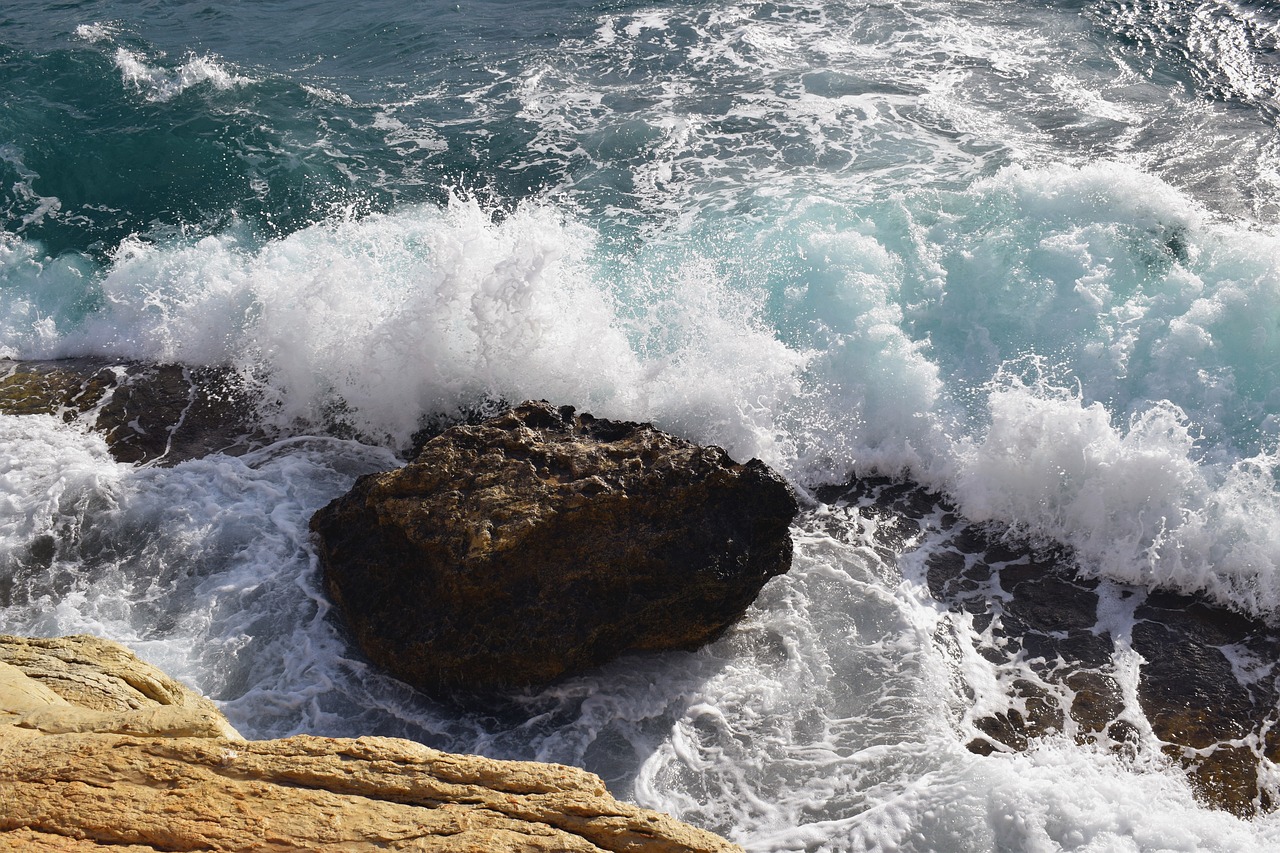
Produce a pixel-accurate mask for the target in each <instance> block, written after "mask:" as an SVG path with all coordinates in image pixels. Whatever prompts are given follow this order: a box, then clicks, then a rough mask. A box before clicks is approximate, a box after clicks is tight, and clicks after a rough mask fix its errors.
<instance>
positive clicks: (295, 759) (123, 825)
mask: <svg viewBox="0 0 1280 853" xmlns="http://www.w3.org/2000/svg"><path fill="white" fill-rule="evenodd" d="M0 661H4V662H0V803H3V808H0V850H15V851H19V850H20V851H29V850H98V849H103V850H105V849H111V850H117V851H118V850H136V851H159V850H242V851H251V850H252V851H256V850H297V851H303V850H332V849H342V850H351V851H357V850H387V849H394V850H406V851H408V850H421V851H436V852H438V851H474V853H480V851H485V853H503V851H512V852H513V853H514V851H548V853H550V851H582V853H599V851H630V853H646V851H654V853H658V852H659V851H660V852H661V853H712V851H715V853H732V851H738V850H739V848H738V847H736V846H734V845H732V844H729V843H728V842H727V841H725V840H723V839H721V838H719V837H718V836H715V835H713V834H712V833H709V832H705V831H703V830H699V829H695V828H693V827H691V826H688V825H686V824H683V823H680V822H679V821H677V820H674V819H672V818H670V817H668V816H666V815H662V814H659V813H657V812H652V811H649V810H647V809H641V808H639V807H636V806H632V805H628V804H626V803H620V802H618V801H617V800H615V799H613V797H611V796H610V795H609V794H608V792H607V791H606V790H605V787H604V784H603V783H602V782H601V781H600V779H599V778H598V777H596V776H594V775H593V774H591V773H587V772H586V771H583V770H578V769H575V768H572V767H563V766H560V765H554V764H540V763H536V762H520V761H495V760H491V759H486V758H479V757H475V756H465V755H451V754H449V753H443V752H437V751H436V750H433V749H428V748H427V747H424V746H420V745H419V744H416V743H412V742H410V741H405V740H399V739H396V738H357V739H345V738H342V739H339V738H320V737H309V736H305V735H303V736H298V737H292V738H285V739H282V740H269V741H245V740H243V739H240V738H239V737H238V736H237V735H236V734H235V733H234V731H233V730H232V729H231V727H230V726H229V725H228V724H227V722H226V720H225V719H224V718H222V716H221V714H219V713H218V712H217V710H216V709H215V708H214V707H213V706H212V704H211V703H209V702H207V700H204V699H202V698H201V697H199V696H197V695H195V694H194V693H191V691H189V690H186V688H183V687H181V685H178V684H177V683H176V682H173V681H172V680H171V679H168V678H167V677H166V676H164V675H163V673H160V672H159V671H158V670H155V669H154V668H153V667H150V666H148V665H147V664H144V663H142V662H140V661H138V660H137V659H136V658H134V657H133V656H132V655H131V654H130V653H129V652H128V651H126V650H124V649H122V648H120V647H119V646H116V645H115V644H112V643H107V642H105V641H102V640H95V639H93V638H88V637H67V638H61V639H59V640H37V641H32V640H24V639H22V638H15V637H0ZM122 705H123V706H126V707H125V709H123V710H122V709H121V706H122ZM106 709H112V710H106Z"/></svg>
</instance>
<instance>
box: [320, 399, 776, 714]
mask: <svg viewBox="0 0 1280 853" xmlns="http://www.w3.org/2000/svg"><path fill="white" fill-rule="evenodd" d="M796 510H797V508H796V503H795V499H794V498H793V496H792V495H791V492H790V490H789V489H788V487H787V486H786V484H785V483H784V482H783V481H782V480H780V479H779V478H778V477H777V476H776V475H775V474H773V473H772V472H771V471H770V470H769V469H768V468H767V467H766V466H765V465H764V464H763V463H761V462H760V461H759V460H754V459H753V460H752V461H750V462H748V463H747V464H745V465H739V464H736V463H734V462H733V460H731V459H730V458H729V457H728V455H727V454H725V452H724V451H723V450H720V449H719V448H716V447H699V446H697V445H694V444H691V443H690V442H687V441H684V440H681V439H678V438H674V437H672V436H670V435H667V434H665V433H662V432H660V431H658V430H656V429H654V428H653V427H652V426H649V425H646V424H634V423H622V422H616V421H608V420H600V419H596V418H593V417H591V416H590V415H586V414H582V415H575V414H574V410H573V409H572V407H563V408H554V407H552V406H550V405H548V404H546V403H525V404H523V405H521V406H519V407H517V408H515V409H514V410H512V411H510V412H507V413H505V414H503V415H500V416H499V417H496V418H493V419H491V420H488V421H485V422H484V423H482V424H479V425H474V426H458V427H454V428H452V429H449V430H447V431H445V432H444V433H442V434H441V435H439V436H437V437H436V438H433V439H431V440H430V441H428V442H426V443H425V445H424V446H423V448H422V451H421V453H420V454H419V455H418V456H417V458H416V459H414V461H413V462H412V463H410V464H409V465H408V466H406V467H405V468H402V469H400V470H397V471H390V472H386V473H382V474H373V475H369V476H366V477H362V478H360V480H358V481H357V482H356V484H355V486H354V487H353V488H352V490H351V491H350V492H349V493H348V494H347V495H345V496H343V497H341V498H339V499H338V500H335V501H334V502H333V503H331V504H329V505H328V506H327V507H325V508H324V509H322V510H320V511H319V512H318V513H316V515H315V516H314V517H313V518H312V521H311V529H312V530H313V531H315V533H316V535H317V536H318V538H319V543H320V548H319V550H320V556H321V563H322V565H323V567H324V572H325V578H326V582H327V585H328V588H329V591H330V593H331V594H332V596H333V598H334V600H335V602H336V603H337V605H338V607H339V608H340V610H341V612H342V613H343V614H344V615H345V617H346V619H347V622H348V624H349V625H350V627H351V630H352V632H353V633H354V635H355V638H356V640H357V642H358V643H359V645H360V647H361V648H362V649H363V650H364V652H365V654H367V655H368V656H369V658H370V659H371V660H373V661H374V662H375V663H377V664H379V665H381V666H383V667H385V668H386V669H387V670H389V671H390V672H392V673H393V674H395V675H396V676H397V677H399V678H401V679H403V680H405V681H407V682H409V683H411V684H414V685H416V686H418V687H420V688H423V689H425V690H428V691H432V692H439V691H442V690H445V691H450V690H463V691H471V690H475V691H487V690H494V689H505V688H510V687H518V686H525V685H536V684H545V683H547V682H550V681H552V680H554V679H556V678H558V677H560V676H562V675H565V674H567V673H573V672H578V671H581V670H584V669H587V668H589V667H592V666H596V665H598V664H601V663H603V662H605V661H607V660H609V659H611V658H614V657H616V656H617V655H619V654H622V653H624V652H628V651H651V650H663V649H692V648H696V647H698V646H701V645H702V644H704V643H707V642H709V641H710V640H713V639H715V638H716V637H717V636H718V635H719V634H720V633H721V632H723V631H724V630H725V628H726V627H728V626H729V625H730V624H732V623H733V622H734V621H735V620H737V619H738V618H739V617H740V616H741V615H742V613H743V612H744V611H745V610H746V608H747V607H748V605H750V604H751V602H752V601H753V600H754V599H755V597H756V594H757V593H758V592H759V590H760V587H761V586H762V585H763V584H764V583H765V581H767V580H768V579H769V578H771V577H773V576H774V575H777V574H780V573H782V572H785V571H787V569H788V568H789V567H790V563H791V538H790V534H789V526H790V522H791V519H792V517H793V516H794V515H795V513H796Z"/></svg>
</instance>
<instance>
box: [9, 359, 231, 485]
mask: <svg viewBox="0 0 1280 853" xmlns="http://www.w3.org/2000/svg"><path fill="white" fill-rule="evenodd" d="M249 408H250V407H249V404H248V401H247V399H246V398H245V396H244V394H243V392H242V391H241V390H239V385H238V383H236V382H235V381H234V378H233V377H232V375H231V373H230V371H228V370H227V369H226V368H218V367H195V368H192V367H183V366H181V365H175V364H167V365H154V364H141V363H138V362H111V361H107V360H104V359H98V358H69V359H59V360H57V361H13V360H9V359H0V414H6V415H34V414H42V415H54V416H56V417H60V418H62V420H64V421H65V422H67V423H71V422H73V421H74V422H77V423H81V424H83V425H85V426H86V427H88V428H89V429H92V430H94V431H95V432H98V433H101V434H102V436H103V438H105V439H106V442H107V446H108V447H109V448H110V449H111V455H112V456H114V457H115V458H116V460H117V461H120V462H151V461H153V460H159V461H162V462H164V463H168V464H174V463H177V462H181V461H183V460H184V459H194V458H198V457H201V456H205V455H207V454H209V453H213V452H214V451H219V450H226V449H227V448H229V447H231V446H233V445H236V444H238V443H240V442H242V441H243V440H244V439H245V437H246V434H247V433H249V432H250V427H249V426H248V424H249V422H250V418H249Z"/></svg>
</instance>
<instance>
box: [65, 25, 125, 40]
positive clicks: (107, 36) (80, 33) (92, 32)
mask: <svg viewBox="0 0 1280 853" xmlns="http://www.w3.org/2000/svg"><path fill="white" fill-rule="evenodd" d="M118 32H120V27H119V25H118V24H116V23H114V22H111V21H94V22H93V23H90V24H80V25H78V26H77V27H76V28H75V36H76V38H78V39H82V40H84V41H87V42H90V43H94V42H100V41H111V40H113V39H114V38H115V37H116V34H117V33H118Z"/></svg>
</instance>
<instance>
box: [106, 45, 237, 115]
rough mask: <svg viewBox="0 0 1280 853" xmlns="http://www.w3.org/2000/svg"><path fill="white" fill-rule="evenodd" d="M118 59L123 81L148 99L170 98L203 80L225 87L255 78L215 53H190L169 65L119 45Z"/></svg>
mask: <svg viewBox="0 0 1280 853" xmlns="http://www.w3.org/2000/svg"><path fill="white" fill-rule="evenodd" d="M115 63H116V67H117V68H118V69H120V79H121V80H122V81H123V82H124V84H125V85H126V86H129V87H131V88H132V89H133V90H134V91H136V92H138V93H140V94H141V95H142V96H143V97H145V98H146V99H147V100H148V101H156V102H164V101H169V100H172V99H173V98H175V97H177V96H178V95H180V94H182V93H183V92H185V91H186V90H187V89H190V88H191V87H192V86H199V85H202V84H207V85H209V86H210V87H212V88H214V89H217V90H222V91H226V90H228V89H233V88H235V87H237V86H244V85H246V84H248V83H251V82H253V81H252V80H251V79H250V78H248V77H243V76H241V75H239V74H235V73H232V72H231V71H228V70H227V68H226V67H225V66H224V65H223V64H222V63H221V62H219V61H218V59H217V58H216V57H214V56H208V55H206V56H197V55H196V54H194V53H192V54H188V55H187V57H186V59H185V60H184V61H183V62H182V64H180V65H178V66H177V67H176V68H173V69H167V68H163V67H161V66H159V65H151V64H148V63H147V61H146V59H145V58H144V57H143V56H142V55H141V54H139V53H137V52H135V51H132V50H129V49H128V48H124V47H121V48H117V49H116V54H115Z"/></svg>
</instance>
